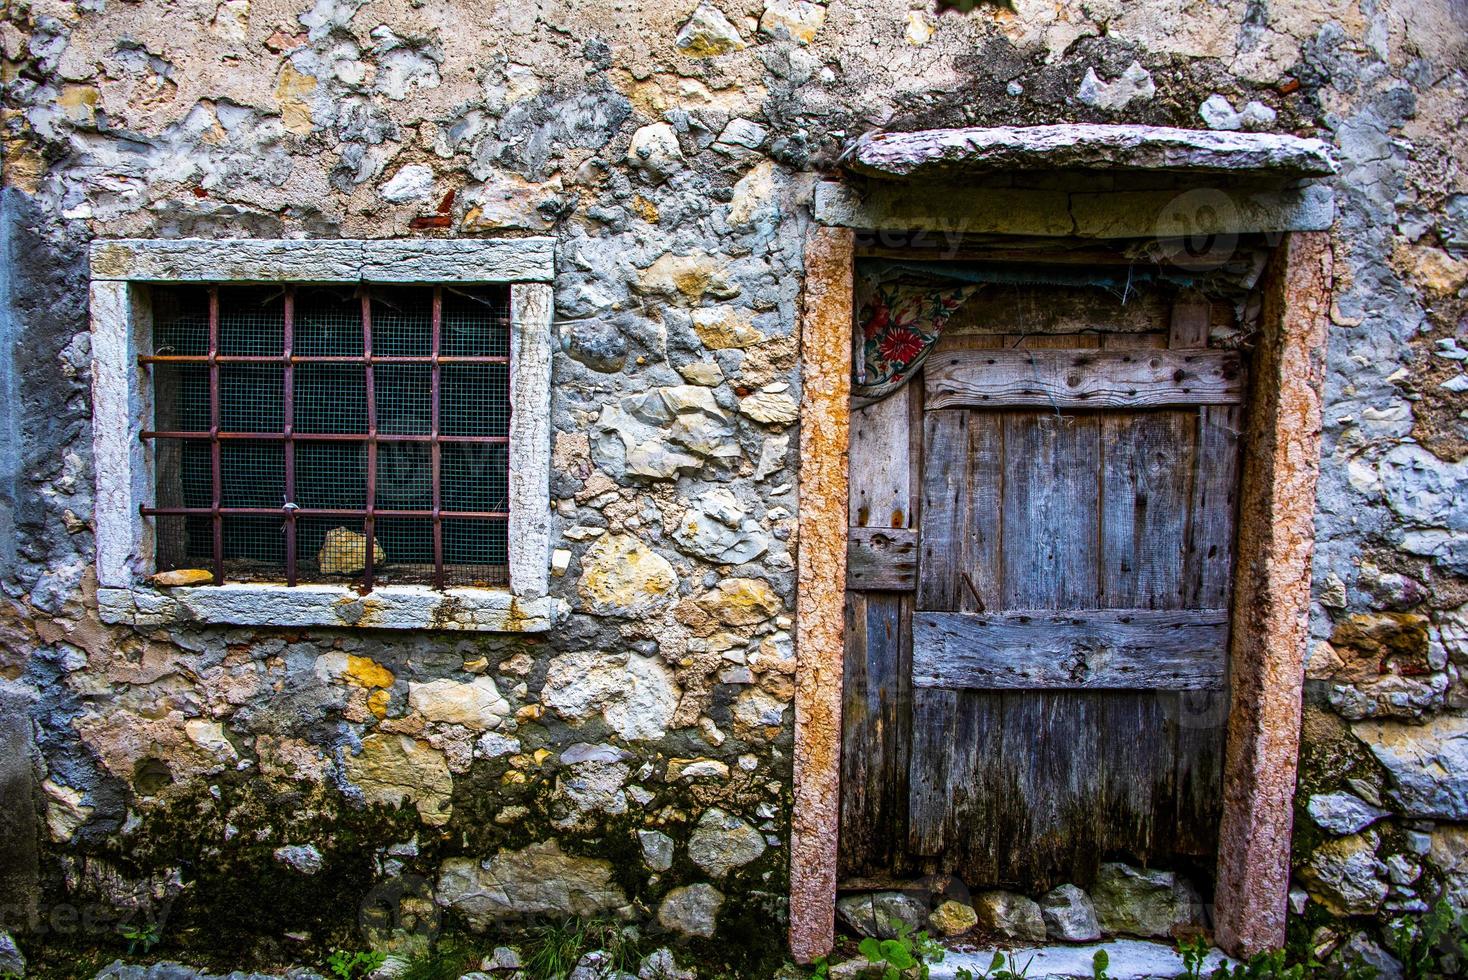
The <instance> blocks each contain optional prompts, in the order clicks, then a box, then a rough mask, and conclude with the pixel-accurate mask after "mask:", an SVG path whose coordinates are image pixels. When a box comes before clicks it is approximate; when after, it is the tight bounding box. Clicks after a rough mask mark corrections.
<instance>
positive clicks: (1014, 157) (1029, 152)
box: [841, 123, 1336, 179]
mask: <svg viewBox="0 0 1468 980" xmlns="http://www.w3.org/2000/svg"><path fill="white" fill-rule="evenodd" d="M841 159H842V163H843V165H844V166H845V167H846V169H848V170H850V171H852V172H853V173H859V174H865V175H867V176H870V177H885V178H892V177H896V178H908V179H911V178H917V177H921V178H929V179H951V178H954V177H968V176H971V175H973V174H979V173H991V172H994V171H1005V170H1007V171H1024V170H1029V169H1033V168H1044V169H1048V170H1060V169H1073V170H1130V171H1139V170H1147V171H1166V172H1175V173H1204V174H1211V175H1270V176H1274V177H1325V176H1329V175H1331V174H1334V173H1335V172H1336V164H1335V161H1334V159H1333V158H1332V156H1331V152H1330V148H1329V147H1328V146H1327V145H1326V144H1325V143H1324V142H1322V141H1321V140H1318V139H1305V138H1302V137H1298V136H1291V135H1289V134H1287V133H1237V132H1215V131H1212V130H1203V129H1181V128H1176V127H1171V126H1135V125H1104V124H1096V123H1061V124H1058V125H1050V126H990V127H970V128H962V129H924V130H916V131H913V132H906V133H868V134H866V135H864V136H862V137H860V138H858V139H857V140H855V141H854V142H853V143H852V144H851V145H850V146H849V147H848V148H847V149H846V151H845V153H843V154H842V158H841Z"/></svg>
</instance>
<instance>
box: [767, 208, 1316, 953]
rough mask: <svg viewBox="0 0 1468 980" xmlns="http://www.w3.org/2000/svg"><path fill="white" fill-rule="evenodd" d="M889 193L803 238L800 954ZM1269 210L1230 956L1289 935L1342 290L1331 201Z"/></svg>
mask: <svg viewBox="0 0 1468 980" xmlns="http://www.w3.org/2000/svg"><path fill="white" fill-rule="evenodd" d="M817 200H818V202H819V200H820V196H819V194H818V195H817ZM879 206H880V202H878V205H874V206H871V207H869V208H863V209H857V210H855V211H853V212H851V213H850V214H842V215H833V214H829V213H828V214H827V215H826V216H825V217H824V218H823V217H822V214H821V213H820V212H821V209H820V207H819V206H818V207H817V216H816V217H817V221H824V222H825V223H824V224H818V225H816V226H815V227H813V228H812V229H811V230H810V232H809V234H808V237H807V239H806V243H805V269H806V281H805V295H804V304H803V310H802V316H801V328H800V349H801V366H802V399H801V409H800V440H801V444H800V450H801V452H800V459H801V462H800V477H799V486H800V502H799V530H798V535H799V541H800V550H799V554H798V556H797V571H796V576H797V583H798V584H797V595H796V658H797V669H796V682H795V692H796V693H795V734H794V742H795V744H794V800H793V805H792V807H791V841H790V855H791V856H790V933H789V941H790V948H791V953H792V954H793V955H794V957H795V959H796V960H797V961H798V962H803V963H809V962H813V961H814V960H816V959H819V958H820V957H822V956H825V955H827V954H828V953H829V952H830V951H831V949H832V947H833V945H834V941H835V904H836V886H837V880H836V865H837V851H838V848H839V846H840V806H841V802H840V801H841V702H842V687H843V678H844V673H843V667H844V664H843V661H844V656H845V602H846V540H847V520H848V513H847V509H848V497H847V494H848V466H847V464H848V449H849V440H850V422H851V409H850V402H851V398H850V395H851V357H852V353H851V329H852V326H851V325H852V320H853V312H854V311H853V308H852V307H853V301H854V298H853V287H854V282H853V279H854V272H855V259H856V254H857V249H856V241H855V236H856V232H855V229H857V228H863V227H865V228H874V227H881V226H882V225H883V221H884V219H886V218H887V216H886V215H883V214H880V213H878V207H879ZM950 215H951V212H950V211H944V210H940V209H938V208H933V209H931V210H929V209H920V212H919V214H918V217H917V220H914V216H913V214H912V213H907V214H903V215H901V216H898V217H896V218H894V219H892V221H893V224H892V227H902V226H907V227H918V228H931V229H933V230H935V231H942V230H944V229H946V228H949V227H951V225H950V224H947V223H945V222H947V221H948V220H949V216H950ZM1143 217H1144V218H1146V217H1149V216H1146V215H1144V216H1143ZM1246 220H1247V219H1246ZM996 221H998V222H999V223H1000V226H999V227H995V228H993V229H991V230H993V231H999V232H1002V231H1003V230H1004V228H1003V227H1002V218H998V219H996ZM1274 221H1275V222H1278V223H1277V224H1273V226H1272V227H1271V226H1268V225H1266V226H1265V227H1255V228H1245V229H1242V230H1258V231H1271V232H1280V233H1282V234H1281V240H1280V242H1279V244H1278V245H1277V246H1276V247H1275V248H1274V250H1273V254H1272V256H1271V258H1270V261H1269V264H1268V268H1267V269H1266V272H1265V277H1264V279H1263V282H1262V292H1263V311H1262V316H1261V320H1262V323H1263V326H1264V333H1263V337H1262V338H1261V342H1260V344H1259V347H1258V349H1257V350H1256V352H1255V355H1254V364H1253V368H1252V371H1253V374H1254V382H1253V387H1252V390H1251V393H1250V399H1249V402H1248V407H1247V416H1246V421H1245V427H1246V439H1247V444H1248V445H1249V446H1250V449H1249V451H1248V453H1247V455H1246V458H1245V460H1244V465H1243V467H1242V472H1241V474H1240V483H1239V523H1238V530H1237V535H1238V547H1237V556H1236V559H1235V562H1236V563H1235V571H1234V600H1233V607H1232V610H1231V613H1230V639H1229V664H1230V668H1229V671H1230V675H1229V691H1230V705H1229V721H1228V735H1227V742H1226V747H1225V756H1224V776H1223V799H1224V809H1223V815H1222V818H1221V820H1220V823H1219V844H1218V862H1217V882H1216V886H1215V894H1214V910H1213V918H1214V926H1215V928H1214V937H1215V941H1216V942H1217V943H1218V945H1219V946H1220V947H1222V948H1223V949H1224V950H1225V951H1226V952H1228V953H1230V954H1232V955H1236V956H1238V955H1243V956H1247V955H1251V954H1253V953H1255V952H1258V951H1260V950H1264V949H1269V948H1275V947H1279V946H1282V945H1283V944H1284V941H1285V920H1286V914H1287V906H1286V901H1287V893H1288V889H1289V880H1290V845H1291V840H1292V831H1293V822H1294V790H1295V776H1296V765H1297V761H1298V759H1297V757H1298V754H1299V745H1300V726H1301V703H1302V702H1301V698H1302V694H1303V690H1304V673H1305V671H1304V661H1305V649H1306V643H1307V640H1308V616H1309V608H1310V566H1311V559H1312V556H1313V552H1314V545H1315V527H1314V514H1315V486H1316V481H1317V479H1318V476H1319V472H1320V433H1321V415H1322V399H1323V385H1324V373H1325V370H1324V353H1325V341H1326V331H1327V324H1328V322H1329V316H1330V305H1331V289H1332V249H1331V242H1330V237H1329V232H1328V231H1327V230H1326V229H1328V228H1329V226H1330V223H1331V214H1330V213H1329V212H1326V213H1319V212H1316V213H1307V214H1304V215H1301V214H1298V213H1287V214H1285V215H1284V216H1283V217H1282V218H1281V217H1279V216H1275V218H1274ZM1281 225H1283V227H1281ZM1153 227H1154V228H1155V225H1153ZM1139 228H1140V231H1139V233H1146V230H1147V229H1146V227H1145V226H1143V225H1141V224H1140V223H1139Z"/></svg>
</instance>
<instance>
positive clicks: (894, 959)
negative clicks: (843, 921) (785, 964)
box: [818, 919, 964, 980]
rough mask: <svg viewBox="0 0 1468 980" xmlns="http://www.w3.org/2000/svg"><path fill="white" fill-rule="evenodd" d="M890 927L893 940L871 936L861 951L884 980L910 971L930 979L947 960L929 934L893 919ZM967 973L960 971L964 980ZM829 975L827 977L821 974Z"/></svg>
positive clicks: (860, 947) (863, 941) (865, 940)
mask: <svg viewBox="0 0 1468 980" xmlns="http://www.w3.org/2000/svg"><path fill="white" fill-rule="evenodd" d="M888 925H889V927H890V928H891V929H892V931H893V932H895V933H896V936H894V937H893V938H892V939H873V938H872V937H870V936H868V937H867V938H866V939H863V940H862V941H861V944H860V945H859V946H857V949H858V950H859V951H860V952H861V955H863V956H865V957H866V958H867V962H868V963H870V964H872V965H873V966H878V967H881V968H882V980H897V978H899V977H901V976H903V975H904V974H905V973H907V971H909V970H916V971H917V975H918V976H919V977H921V978H923V980H926V978H927V976H928V974H929V972H930V970H929V965H930V964H932V963H941V962H942V961H943V947H942V946H941V945H940V944H939V943H937V942H934V941H933V940H932V939H930V938H928V934H927V932H925V931H919V932H913V931H912V926H909V925H908V924H907V923H905V922H899V921H898V920H896V919H891V920H889V922H888ZM963 972H964V971H962V970H960V971H959V973H960V977H961V976H962V974H963ZM818 975H819V976H825V974H818Z"/></svg>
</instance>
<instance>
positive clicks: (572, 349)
mask: <svg viewBox="0 0 1468 980" xmlns="http://www.w3.org/2000/svg"><path fill="white" fill-rule="evenodd" d="M561 347H562V349H563V350H565V352H566V354H567V356H569V357H570V358H571V359H572V360H575V361H580V362H581V363H582V364H585V365H586V366H587V367H589V368H591V369H592V370H593V371H600V372H601V373H603V374H614V373H616V372H617V371H620V370H622V365H624V364H626V363H627V339H626V338H625V337H623V336H622V332H621V331H620V330H618V329H617V328H616V327H615V326H613V325H612V324H610V323H607V322H606V321H605V320H600V319H592V320H577V321H575V322H573V323H570V324H567V325H566V326H564V327H562V328H561Z"/></svg>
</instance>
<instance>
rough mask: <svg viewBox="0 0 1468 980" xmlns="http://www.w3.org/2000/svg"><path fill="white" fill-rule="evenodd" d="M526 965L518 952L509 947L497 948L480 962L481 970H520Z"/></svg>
mask: <svg viewBox="0 0 1468 980" xmlns="http://www.w3.org/2000/svg"><path fill="white" fill-rule="evenodd" d="M523 965H524V964H523V963H522V962H521V960H520V954H519V952H518V951H516V950H514V949H511V948H510V947H509V946H496V947H495V948H494V951H493V952H491V953H490V954H489V955H488V956H486V957H485V958H484V959H483V961H481V962H480V964H479V968H480V969H481V970H489V971H494V970H518V969H520V967H521V966H523Z"/></svg>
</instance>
